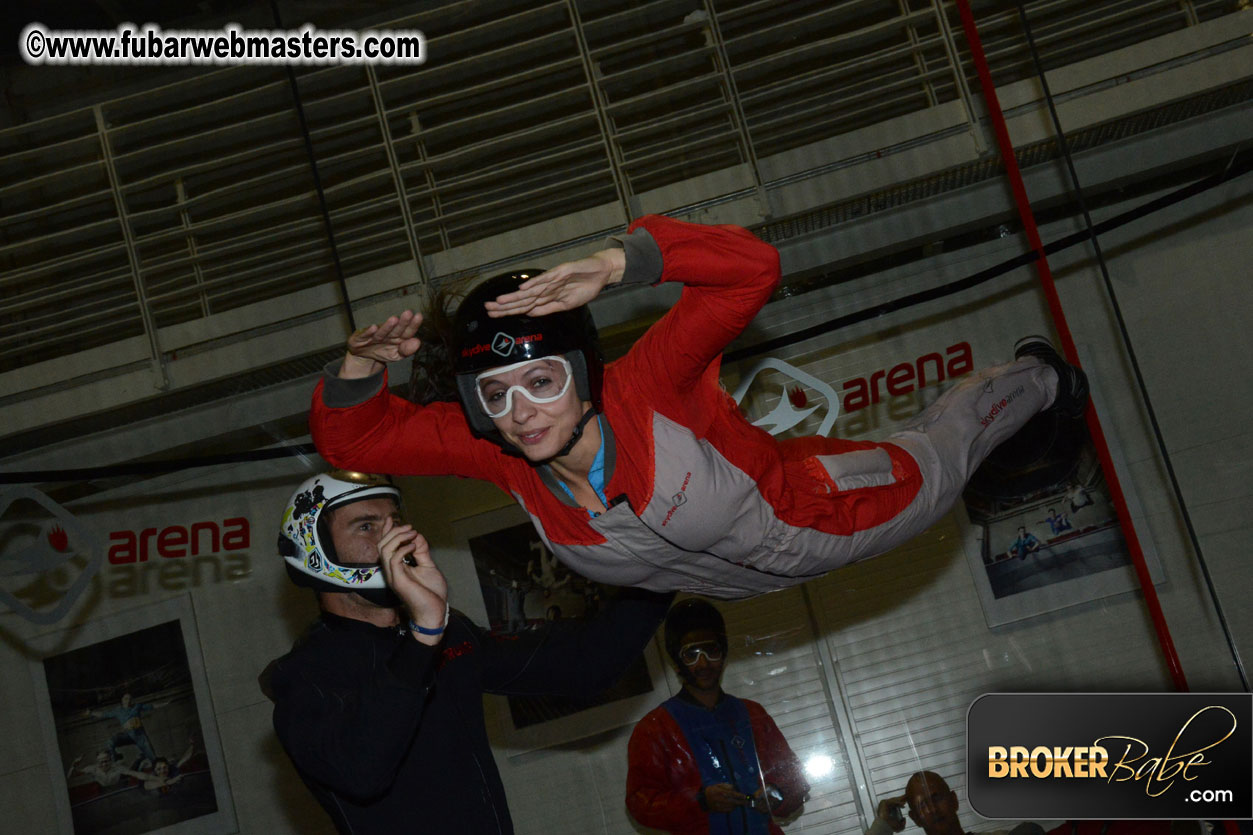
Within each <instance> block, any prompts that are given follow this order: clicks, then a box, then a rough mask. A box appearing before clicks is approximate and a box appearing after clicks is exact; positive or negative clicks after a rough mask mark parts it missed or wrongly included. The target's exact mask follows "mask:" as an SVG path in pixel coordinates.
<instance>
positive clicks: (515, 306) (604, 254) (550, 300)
mask: <svg viewBox="0 0 1253 835" xmlns="http://www.w3.org/2000/svg"><path fill="white" fill-rule="evenodd" d="M624 270H626V253H625V252H624V251H623V250H621V249H602V250H601V251H600V252H597V253H596V254H595V255H590V256H588V257H587V258H581V259H579V260H578V261H567V262H566V263H564V264H558V265H557V266H555V267H553V268H552V269H551V270H548V271H547V272H543V273H540V274H539V275H537V276H535V277H534V278H530V279H527V280H526V281H524V282H522V284H520V285H518V289H517V290H515V291H513V292H512V293H505V294H504V295H502V296H497V297H496V300H495V301H491V302H486V303H485V304H484V305H483V306H484V308H486V309H487V315H488V316H490V317H492V318H494V319H499V318H500V317H502V316H518V315H521V314H524V313H525V314H527V315H529V316H547V315H548V314H549V313H559V312H561V311H563V310H574V309H575V308H577V307H582V306H583V305H585V304H587V303H588V302H590V301H591V300H592V299H594V298H596V297H597V296H598V295H600V291H601V290H603V289H605V285H607V284H617V283H618V282H619V281H621V280H622V273H623V271H624Z"/></svg>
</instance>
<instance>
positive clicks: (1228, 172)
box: [0, 150, 1253, 484]
mask: <svg viewBox="0 0 1253 835" xmlns="http://www.w3.org/2000/svg"><path fill="white" fill-rule="evenodd" d="M1249 171H1253V152H1250V151H1247V150H1246V151H1240V152H1238V153H1236V154H1234V155H1233V156H1232V158H1231V159H1230V160H1229V161H1228V164H1227V165H1226V166H1224V168H1223V170H1222V171H1219V172H1218V173H1216V174H1211V175H1210V176H1208V177H1204V178H1202V179H1200V180H1197V181H1196V182H1194V183H1190V184H1189V185H1186V186H1184V187H1182V188H1179V189H1176V190H1175V191H1172V192H1170V193H1169V194H1164V195H1162V196H1161V197H1158V198H1155V199H1153V200H1150V201H1149V202H1148V203H1145V204H1143V205H1140V206H1136V207H1135V208H1133V209H1129V210H1127V211H1125V212H1122V213H1121V214H1118V215H1115V216H1114V217H1111V218H1109V219H1107V220H1103V221H1101V222H1100V223H1098V224H1096V225H1095V226H1093V227H1091V228H1090V229H1084V230H1082V231H1079V232H1075V233H1073V234H1070V235H1067V236H1065V237H1063V238H1059V239H1057V240H1056V241H1053V242H1052V243H1048V244H1045V245H1044V252H1045V254H1047V255H1052V254H1053V253H1055V252H1060V251H1062V250H1064V249H1068V248H1070V247H1072V246H1075V245H1077V244H1081V243H1083V242H1084V241H1086V240H1089V239H1090V238H1092V237H1094V236H1095V235H1096V234H1099V233H1102V232H1108V231H1109V230H1111V229H1116V228H1118V227H1120V226H1123V225H1125V224H1127V223H1130V222H1132V221H1134V220H1138V219H1140V218H1142V217H1145V216H1146V215H1150V214H1152V213H1153V212H1156V211H1159V210H1161V209H1164V208H1166V207H1167V206H1171V205H1173V204H1175V203H1178V202H1180V201H1181V200H1185V199H1187V198H1189V197H1193V196H1195V195H1197V194H1201V193H1203V192H1205V191H1208V190H1209V189H1212V188H1215V187H1217V186H1219V185H1222V184H1223V183H1225V182H1227V181H1229V180H1233V179H1235V178H1236V177H1239V176H1242V175H1244V174H1247V173H1249ZM1036 258H1037V256H1036V254H1035V252H1025V253H1023V254H1021V255H1016V256H1014V257H1013V258H1010V259H1008V260H1006V261H1002V262H1000V263H999V264H994V265H993V266H991V267H988V268H987V269H985V270H980V271H979V272H977V273H975V274H974V275H970V276H967V277H966V278H962V279H958V280H957V281H953V282H949V283H948V284H942V285H940V286H938V287H932V288H931V289H929V290H922V291H920V292H918V293H912V294H910V295H908V296H903V297H902V298H899V299H894V300H893V301H890V302H884V303H883V304H881V305H877V306H875V307H871V308H867V309H865V310H859V311H856V312H854V313H850V314H848V315H847V316H840V317H837V318H835V319H830V320H828V321H826V322H819V323H818V324H816V325H812V326H810V327H808V328H803V329H802V330H798V331H794V332H792V333H789V334H786V335H784V336H780V337H776V338H775V339H767V340H765V341H763V342H758V343H756V344H754V345H749V346H748V347H745V348H740V349H738V350H735V351H729V352H727V353H726V354H725V355H724V357H723V361H724V362H735V361H737V360H742V359H746V358H748V357H753V356H756V355H758V354H764V353H766V352H767V351H772V350H775V349H776V348H784V347H787V346H789V345H794V344H796V343H797V342H803V341H804V340H806V339H811V338H813V337H815V336H820V335H822V334H824V333H827V332H829V331H833V330H837V329H838V328H842V327H846V326H848V325H851V324H854V323H856V322H863V321H866V320H867V319H873V318H876V317H878V316H882V315H884V314H886V313H892V312H895V311H897V310H902V309H904V308H906V307H911V306H913V305H916V304H922V303H923V302H928V301H933V300H935V299H939V298H943V297H944V296H948V295H952V294H954V293H958V292H961V291H962V290H966V289H969V288H971V287H974V286H977V285H979V284H983V283H984V282H986V281H989V280H991V279H993V278H996V277H997V276H1000V275H1003V274H1005V273H1007V272H1009V271H1010V270H1014V269H1017V268H1019V267H1024V266H1027V265H1028V264H1031V263H1033V262H1034V261H1035V260H1036ZM315 452H316V450H315V449H314V447H313V445H312V444H297V445H294V446H286V447H275V448H272V449H268V450H257V451H254V452H253V453H247V452H245V453H231V454H228V455H219V456H202V457H198V458H178V459H171V460H168V461H150V462H132V463H129V464H112V465H109V466H105V467H91V468H87V469H76V470H28V471H23V472H8V473H6V472H0V484H31V483H37V482H43V481H72V480H80V481H81V480H86V479H92V478H105V477H108V476H111V475H149V474H154V473H165V472H172V471H174V470H179V469H185V468H190V467H205V466H210V465H212V464H231V463H237V462H241V461H260V460H265V459H269V458H281V457H285V456H296V455H308V454H312V453H315ZM249 456H255V457H249Z"/></svg>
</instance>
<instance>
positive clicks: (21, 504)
mask: <svg viewBox="0 0 1253 835" xmlns="http://www.w3.org/2000/svg"><path fill="white" fill-rule="evenodd" d="M103 562H104V545H103V540H102V539H101V537H100V536H99V535H98V534H97V533H96V531H95V530H94V529H93V528H92V527H91V526H90V525H88V524H87V523H85V522H83V521H82V520H80V519H78V518H76V517H75V516H74V515H73V514H71V513H70V512H69V511H68V510H66V509H65V508H64V507H62V506H61V505H59V504H57V503H56V502H54V501H53V500H52V499H50V498H48V497H47V496H45V495H44V494H43V493H40V492H39V491H38V490H33V489H31V488H29V487H23V486H20V485H17V486H7V487H0V603H3V604H4V605H5V606H7V607H8V608H9V610H10V611H12V612H13V613H14V614H16V615H18V616H19V617H21V618H24V619H25V620H28V621H30V622H31V623H37V624H50V623H56V622H57V621H59V620H61V618H63V617H65V615H66V613H67V612H68V611H69V610H70V608H71V607H72V606H73V605H74V604H75V603H76V602H78V600H79V598H81V597H82V596H83V593H84V592H85V591H86V590H87V588H88V587H89V586H90V585H91V580H92V577H93V576H95V574H96V572H97V571H99V570H100V566H101V564H102V563H103Z"/></svg>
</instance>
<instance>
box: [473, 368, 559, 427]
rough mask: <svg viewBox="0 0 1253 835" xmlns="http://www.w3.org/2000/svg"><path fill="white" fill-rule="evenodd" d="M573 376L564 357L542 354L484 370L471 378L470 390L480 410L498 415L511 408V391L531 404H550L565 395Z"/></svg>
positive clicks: (507, 411) (504, 413) (492, 415)
mask: <svg viewBox="0 0 1253 835" xmlns="http://www.w3.org/2000/svg"><path fill="white" fill-rule="evenodd" d="M510 372H517V373H510ZM573 376H574V374H573V372H572V371H571V370H570V362H569V360H567V359H566V358H565V357H543V358H541V359H535V360H523V361H522V362H516V363H514V364H513V365H506V366H504V367H503V368H493V369H490V370H488V371H484V372H483V373H482V374H480V375H478V376H477V377H475V378H474V390H475V392H476V393H477V394H478V396H479V405H481V406H482V407H483V412H484V413H485V414H486V415H487V416H488V417H490V418H501V417H504V416H505V415H507V414H509V412H510V410H512V409H513V395H514V392H517V393H518V394H521V395H522V396H523V397H525V398H526V399H527V400H530V401H531V402H532V403H552V402H553V401H555V400H560V399H561V398H562V397H563V396H565V393H566V392H567V391H568V390H569V388H570V379H571V378H572V377H573ZM503 377H508V378H509V379H508V380H505V379H502V378H503Z"/></svg>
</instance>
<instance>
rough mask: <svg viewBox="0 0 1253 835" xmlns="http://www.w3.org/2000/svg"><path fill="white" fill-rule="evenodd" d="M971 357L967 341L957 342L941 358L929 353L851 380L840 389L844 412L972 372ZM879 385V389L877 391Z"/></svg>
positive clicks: (972, 356)
mask: <svg viewBox="0 0 1253 835" xmlns="http://www.w3.org/2000/svg"><path fill="white" fill-rule="evenodd" d="M974 367H975V363H974V355H973V352H972V351H971V350H970V343H969V342H958V343H957V344H956V345H950V346H948V347H947V348H945V349H944V355H943V356H941V355H940V354H939V353H936V352H932V353H929V354H923V355H922V356H919V357H916V358H915V359H914V361H913V362H902V363H898V364H896V365H894V366H892V367H891V368H882V369H880V370H878V371H875V372H874V373H873V374H871V375H870V376H868V377H854V378H853V379H851V380H849V381H848V382H846V383H845V384H844V385H843V386H841V387H840V389H841V391H842V393H843V396H842V400H841V402H842V405H843V408H844V411H845V413H848V412H855V411H857V410H858V409H864V408H866V407H867V406H872V405H874V404H876V403H878V402H879V401H880V400H881V399H882V398H883V395H884V394H886V395H888V396H891V397H896V396H899V395H902V394H909V393H911V392H914V391H917V390H918V389H921V388H923V387H925V386H927V385H929V384H930V383H942V382H944V381H945V380H947V379H951V378H953V377H961V376H962V375H964V374H969V373H970V372H971V371H973V370H974ZM928 375H929V376H928ZM880 384H882V386H883V390H882V393H881V392H880Z"/></svg>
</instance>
